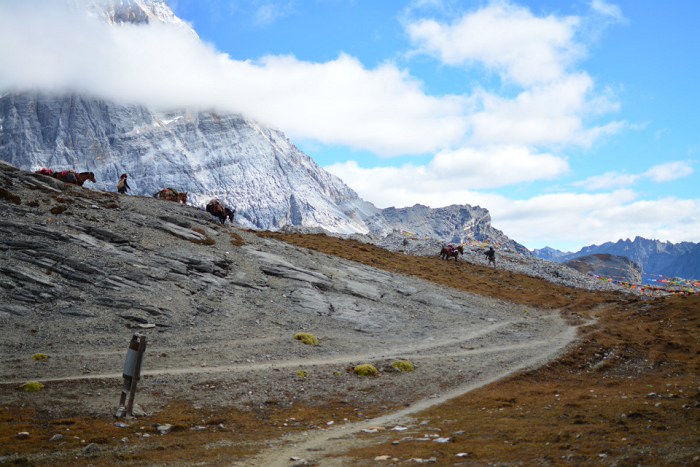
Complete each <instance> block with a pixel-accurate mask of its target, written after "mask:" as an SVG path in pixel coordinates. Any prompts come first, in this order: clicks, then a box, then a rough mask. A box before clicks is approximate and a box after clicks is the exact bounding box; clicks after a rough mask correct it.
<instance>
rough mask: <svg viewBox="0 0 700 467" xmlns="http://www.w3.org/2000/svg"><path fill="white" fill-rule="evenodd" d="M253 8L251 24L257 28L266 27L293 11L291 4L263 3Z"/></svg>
mask: <svg viewBox="0 0 700 467" xmlns="http://www.w3.org/2000/svg"><path fill="white" fill-rule="evenodd" d="M254 7H255V12H254V14H253V22H254V23H255V24H256V25H257V26H260V27H266V26H269V25H271V24H272V23H274V22H276V21H277V20H279V19H280V18H284V17H285V16H287V15H289V14H290V13H291V11H292V10H293V2H279V1H277V2H270V1H264V2H261V3H260V4H256V5H254Z"/></svg>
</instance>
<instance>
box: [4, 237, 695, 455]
mask: <svg viewBox="0 0 700 467" xmlns="http://www.w3.org/2000/svg"><path fill="white" fill-rule="evenodd" d="M261 235H266V236H271V237H273V238H276V239H279V240H284V241H287V242H290V243H293V244H295V245H298V246H302V247H306V248H311V249H315V250H318V251H322V252H325V253H328V254H332V255H337V256H341V257H343V258H346V259H350V260H353V261H358V262H362V263H365V264H367V265H371V266H374V267H377V268H380V269H384V270H388V271H392V272H398V273H403V274H409V275H413V276H417V277H421V278H423V279H426V280H430V281H434V282H437V283H440V284H444V285H447V286H450V287H454V288H456V289H460V290H466V291H469V292H472V293H476V294H480V295H485V296H489V297H494V298H499V299H504V300H509V301H512V302H517V303H522V304H527V305H531V306H537V307H541V308H544V309H549V310H551V312H552V313H562V315H563V316H565V317H566V318H567V319H570V320H572V322H577V323H581V322H584V321H585V320H587V319H591V318H594V319H595V322H594V324H591V325H590V326H587V327H583V328H582V331H581V334H582V335H581V337H580V339H579V341H578V343H577V345H576V346H575V347H574V348H572V349H571V350H570V352H569V353H568V354H566V355H564V356H563V357H562V358H560V359H559V360H557V361H554V362H552V363H550V364H549V365H547V366H546V367H544V368H540V369H537V370H533V371H530V372H527V373H524V374H518V375H514V376H512V377H510V378H508V379H506V380H503V381H499V382H497V383H494V384H491V385H488V386H486V387H484V388H481V389H478V390H476V391H473V392H471V393H469V394H466V395H464V396H462V397H459V398H457V399H454V400H452V401H450V402H448V403H446V404H444V405H441V406H437V407H434V408H432V409H429V410H427V411H425V412H423V413H421V414H420V415H419V418H420V419H421V420H424V421H425V423H424V424H422V425H421V426H420V428H412V429H409V430H408V431H403V432H400V433H399V432H392V431H385V432H380V433H377V434H366V435H363V437H365V438H367V439H370V440H371V441H372V443H371V445H370V446H368V447H367V446H366V447H363V448H360V449H357V450H354V451H353V452H352V453H350V454H349V455H350V456H351V457H353V458H354V459H355V460H354V464H355V465H379V464H381V465H392V464H394V465H395V464H398V463H401V462H405V461H407V460H408V459H411V458H421V459H429V458H435V460H436V462H437V463H438V464H439V465H493V464H497V465H640V464H641V465H700V297H698V296H694V297H671V298H667V299H653V300H642V299H640V298H636V297H629V296H624V295H618V294H612V293H591V292H586V291H582V290H575V289H570V288H566V287H562V286H557V285H554V284H551V283H548V282H545V281H543V280H540V279H536V278H532V277H529V276H524V275H519V274H514V273H510V272H507V271H502V270H498V269H491V268H486V267H480V266H476V265H472V264H467V263H465V262H458V263H456V264H455V263H447V262H444V261H441V260H439V259H438V258H437V256H436V257H435V258H428V257H412V256H406V255H403V254H394V253H389V252H387V251H385V250H381V249H379V248H376V247H374V246H372V245H368V244H363V243H360V242H356V241H348V240H340V239H337V238H334V237H329V236H325V235H294V234H277V233H264V234H261ZM236 240H237V239H236V238H235V237H232V241H234V242H235V241H236ZM64 384H68V383H64ZM71 384H75V383H71ZM84 384H85V385H86V387H85V392H86V393H89V392H90V391H95V392H96V391H105V390H108V389H107V388H106V387H105V383H104V382H99V381H92V382H90V383H87V382H86V383H84ZM115 397H116V395H115ZM41 409H42V408H41V407H29V406H24V407H19V406H9V407H3V408H2V410H1V411H0V463H1V462H2V459H3V457H2V456H7V455H9V454H11V453H19V454H20V456H19V459H18V462H17V463H19V464H22V463H24V464H32V463H36V464H42V465H54V464H57V463H66V462H69V463H70V464H72V465H103V464H136V463H139V464H147V465H153V464H167V465H173V464H178V465H187V464H193V463H200V464H201V463H203V464H209V465H220V464H224V465H225V464H229V463H231V462H233V461H235V460H237V459H241V458H245V457H249V456H251V455H252V454H254V453H255V452H257V451H258V450H260V449H262V448H264V447H265V445H266V441H267V440H270V439H273V438H277V437H280V436H282V435H284V434H287V433H289V432H292V431H300V430H309V429H321V428H322V427H323V424H324V423H325V421H327V420H342V419H344V418H347V419H348V420H350V421H355V420H359V419H363V418H365V417H372V416H375V415H379V414H381V413H383V412H384V411H386V410H388V409H391V408H387V407H371V406H368V407H363V408H362V411H361V413H360V412H358V409H357V408H354V407H351V406H349V405H347V403H344V402H342V401H340V400H338V401H333V400H327V401H322V402H321V403H319V405H316V406H313V407H300V406H297V407H293V408H291V409H290V408H284V409H283V408H280V407H276V406H275V405H274V404H270V405H269V406H267V407H264V408H255V409H251V411H249V412H240V411H231V410H227V409H222V410H220V411H218V412H216V413H212V412H211V411H210V410H204V409H201V408H196V407H192V406H191V405H189V404H187V403H186V402H182V401H173V402H172V403H171V404H169V405H168V406H167V407H166V408H165V409H164V410H163V411H162V412H160V413H157V414H153V415H151V416H149V417H147V418H145V419H143V420H142V425H140V426H139V425H138V424H136V425H134V426H132V427H130V428H128V429H125V428H119V427H117V426H115V423H114V422H115V421H114V420H113V419H110V418H108V417H102V418H91V417H85V416H83V415H81V414H75V416H71V417H68V418H62V419H59V420H56V419H51V418H50V417H47V416H46V412H44V411H42V410H41ZM166 422H167V423H171V424H174V425H175V426H174V431H173V432H172V433H170V434H168V435H167V436H158V435H155V434H153V433H154V430H153V424H156V423H166ZM193 426H197V427H201V428H200V429H198V430H192V429H191V427H193ZM23 431H26V432H29V433H30V438H28V439H18V437H17V433H19V432H23ZM55 433H62V434H63V435H64V437H63V439H62V440H60V441H49V439H50V438H51V437H52V436H53V435H54V434H55ZM136 433H142V434H143V433H150V434H151V435H150V437H148V438H144V437H142V436H139V435H137V434H136ZM425 434H439V435H440V436H443V437H450V442H447V443H435V442H417V441H407V440H405V438H407V437H413V438H419V437H423V436H424V435H425ZM125 436H128V437H129V442H128V444H126V443H123V442H122V441H121V439H122V438H123V437H125ZM402 439H404V441H401V440H402ZM394 441H401V442H399V443H398V444H392V442H394ZM89 443H95V444H96V445H97V446H99V451H98V452H97V453H90V452H86V453H84V454H81V455H78V456H74V455H72V456H71V457H65V454H64V457H61V452H63V453H68V452H70V453H75V452H76V447H85V446H86V445H88V444H89ZM36 453H47V454H46V455H45V456H44V457H39V458H38V457H36V456H33V455H32V454H36ZM458 454H460V456H458ZM347 455H348V454H346V456H347ZM387 455H388V456H390V459H389V460H386V461H381V462H380V461H375V460H374V459H375V457H377V456H387ZM23 456H24V457H23ZM394 457H395V458H397V459H400V461H394V462H392V461H391V458H394ZM36 459H40V460H38V461H37V460H36ZM41 459H44V460H41ZM23 461H24V462H23Z"/></svg>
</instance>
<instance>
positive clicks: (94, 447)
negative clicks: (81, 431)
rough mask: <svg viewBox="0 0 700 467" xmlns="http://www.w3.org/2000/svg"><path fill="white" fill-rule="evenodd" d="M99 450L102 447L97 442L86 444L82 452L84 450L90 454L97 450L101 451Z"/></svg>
mask: <svg viewBox="0 0 700 467" xmlns="http://www.w3.org/2000/svg"><path fill="white" fill-rule="evenodd" d="M99 450H100V447H99V446H98V445H97V444H95V443H90V444H88V445H87V446H85V447H84V448H83V449H82V450H81V452H82V453H83V454H90V453H93V452H97V451H99Z"/></svg>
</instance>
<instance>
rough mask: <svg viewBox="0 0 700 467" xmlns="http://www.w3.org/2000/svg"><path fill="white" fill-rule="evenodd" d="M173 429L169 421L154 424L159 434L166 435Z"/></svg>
mask: <svg viewBox="0 0 700 467" xmlns="http://www.w3.org/2000/svg"><path fill="white" fill-rule="evenodd" d="M172 430H173V425H171V424H170V423H164V424H162V425H161V424H157V425H156V431H157V432H158V433H159V434H161V435H167V434H168V433H170V432H171V431H172Z"/></svg>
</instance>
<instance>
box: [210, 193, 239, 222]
mask: <svg viewBox="0 0 700 467" xmlns="http://www.w3.org/2000/svg"><path fill="white" fill-rule="evenodd" d="M207 212H208V213H209V214H211V215H212V216H214V217H217V218H219V222H221V223H222V224H223V223H225V222H226V218H229V219H231V222H233V216H234V215H235V214H236V210H235V209H233V210H231V209H229V208H227V207H226V206H224V205H223V203H222V202H221V201H219V200H218V199H213V200H211V201H209V202H208V203H207Z"/></svg>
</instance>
